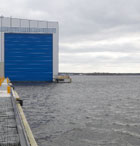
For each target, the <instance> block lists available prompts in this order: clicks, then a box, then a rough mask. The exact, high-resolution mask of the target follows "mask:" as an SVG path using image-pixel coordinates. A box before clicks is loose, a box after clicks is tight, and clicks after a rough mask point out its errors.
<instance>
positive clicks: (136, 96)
mask: <svg viewBox="0 0 140 146" xmlns="http://www.w3.org/2000/svg"><path fill="white" fill-rule="evenodd" d="M72 78H73V82H72V83H68V84H66V83H64V84H61V83H60V84H57V83H34V84H33V83H29V84H27V83H14V85H15V87H16V90H17V92H18V94H19V95H20V97H21V98H22V99H23V100H24V106H23V108H24V112H25V114H26V117H27V120H28V121H29V124H30V126H31V129H32V131H33V133H34V135H35V138H36V140H37V143H38V145H39V146H140V77H139V76H73V77H72Z"/></svg>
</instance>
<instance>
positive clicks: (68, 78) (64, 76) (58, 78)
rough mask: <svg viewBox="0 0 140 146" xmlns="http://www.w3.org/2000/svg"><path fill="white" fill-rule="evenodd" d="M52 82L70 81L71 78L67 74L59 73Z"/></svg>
mask: <svg viewBox="0 0 140 146" xmlns="http://www.w3.org/2000/svg"><path fill="white" fill-rule="evenodd" d="M54 82H56V83H71V82H72V79H71V77H70V76H68V75H60V76H56V77H55V78H54Z"/></svg>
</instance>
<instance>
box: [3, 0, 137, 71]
mask: <svg viewBox="0 0 140 146" xmlns="http://www.w3.org/2000/svg"><path fill="white" fill-rule="evenodd" d="M0 14H1V15H4V16H12V17H19V18H28V19H40V20H55V21H58V22H59V28H60V34H59V35H60V42H59V43H60V45H59V48H60V54H59V62H60V64H59V70H60V71H61V72H62V71H65V72H140V0H0Z"/></svg>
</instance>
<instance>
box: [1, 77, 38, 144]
mask: <svg viewBox="0 0 140 146" xmlns="http://www.w3.org/2000/svg"><path fill="white" fill-rule="evenodd" d="M7 87H9V83H8V82H7V79H4V81H3V83H2V84H1V86H0V146H37V143H36V141H35V139H34V137H33V134H32V132H31V129H30V127H29V125H28V122H27V120H26V118H25V115H24V113H23V111H22V108H21V106H20V104H19V103H18V101H17V100H19V97H18V99H16V98H17V97H15V96H17V93H16V92H15V91H14V90H13V89H11V90H12V92H10V93H8V90H7Z"/></svg>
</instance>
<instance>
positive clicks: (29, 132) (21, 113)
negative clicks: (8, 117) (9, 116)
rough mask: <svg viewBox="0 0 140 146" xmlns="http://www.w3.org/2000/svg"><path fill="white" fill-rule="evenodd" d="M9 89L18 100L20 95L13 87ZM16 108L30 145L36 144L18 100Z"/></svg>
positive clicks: (34, 145) (35, 145)
mask: <svg viewBox="0 0 140 146" xmlns="http://www.w3.org/2000/svg"><path fill="white" fill-rule="evenodd" d="M11 90H12V92H13V96H14V98H15V99H16V101H19V100H20V97H19V95H18V93H17V92H16V91H15V90H14V89H13V88H12V89H11ZM17 108H18V110H19V113H20V116H21V119H22V122H23V125H24V128H25V131H26V134H27V137H28V140H29V142H30V145H31V146H38V145H37V142H36V140H35V138H34V135H33V133H32V131H31V128H30V126H29V124H28V121H27V119H26V116H25V114H24V112H23V109H22V107H21V104H20V103H19V102H17Z"/></svg>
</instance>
